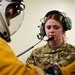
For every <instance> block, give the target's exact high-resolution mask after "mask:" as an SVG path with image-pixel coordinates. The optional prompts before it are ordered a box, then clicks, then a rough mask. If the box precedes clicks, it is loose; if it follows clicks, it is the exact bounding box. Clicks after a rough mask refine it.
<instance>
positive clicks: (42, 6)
mask: <svg viewBox="0 0 75 75" xmlns="http://www.w3.org/2000/svg"><path fill="white" fill-rule="evenodd" d="M24 2H25V6H26V8H25V16H24V20H23V23H22V25H21V27H20V29H19V30H18V31H17V32H16V33H15V34H14V35H12V36H11V39H12V41H11V43H8V44H9V45H10V46H11V47H12V49H13V51H14V52H15V54H16V56H17V55H19V54H20V53H22V52H23V51H25V50H27V49H29V48H30V47H31V46H33V45H34V44H36V43H37V42H38V41H39V39H38V38H37V34H38V33H39V32H40V29H39V28H38V26H40V25H41V22H40V19H41V18H43V17H44V16H45V14H46V13H47V12H48V11H50V10H59V11H61V12H64V13H65V14H66V16H68V17H70V18H71V20H72V29H71V30H70V31H67V32H66V36H67V40H66V41H67V42H68V43H70V44H73V45H75V41H74V38H75V34H74V32H75V25H74V24H75V21H74V20H75V15H74V14H75V8H74V7H75V0H24ZM45 43H46V42H45V41H42V42H41V43H39V44H38V45H36V46H35V47H34V48H37V47H40V46H41V45H43V44H45ZM34 48H32V49H31V50H30V51H28V52H27V53H25V54H23V55H22V56H20V57H18V58H19V59H20V60H21V61H22V62H24V63H25V61H26V59H27V58H28V56H29V55H30V53H31V52H32V50H33V49H34Z"/></svg>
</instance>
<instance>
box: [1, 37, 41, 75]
mask: <svg viewBox="0 0 75 75" xmlns="http://www.w3.org/2000/svg"><path fill="white" fill-rule="evenodd" d="M41 71H42V70H41ZM0 75H37V74H36V72H35V69H34V66H33V65H32V64H30V65H25V64H24V63H22V62H21V61H19V60H18V58H17V57H16V56H15V54H14V52H13V50H12V49H11V48H10V46H9V45H8V44H7V42H6V41H5V40H3V39H2V38H0Z"/></svg>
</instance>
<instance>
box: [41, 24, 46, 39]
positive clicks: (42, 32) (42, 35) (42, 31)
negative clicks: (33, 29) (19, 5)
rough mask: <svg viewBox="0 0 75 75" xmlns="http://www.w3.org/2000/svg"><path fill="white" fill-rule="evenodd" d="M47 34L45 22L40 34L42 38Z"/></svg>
mask: <svg viewBox="0 0 75 75" xmlns="http://www.w3.org/2000/svg"><path fill="white" fill-rule="evenodd" d="M45 35H46V33H45V27H44V23H42V24H41V27H40V36H41V37H42V38H44V36H45Z"/></svg>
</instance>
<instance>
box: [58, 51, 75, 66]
mask: <svg viewBox="0 0 75 75" xmlns="http://www.w3.org/2000/svg"><path fill="white" fill-rule="evenodd" d="M74 60H75V52H74V53H71V54H70V55H68V56H67V57H66V59H64V60H61V61H59V62H58V64H59V65H60V66H67V65H69V64H71V63H72V62H73V61H74Z"/></svg>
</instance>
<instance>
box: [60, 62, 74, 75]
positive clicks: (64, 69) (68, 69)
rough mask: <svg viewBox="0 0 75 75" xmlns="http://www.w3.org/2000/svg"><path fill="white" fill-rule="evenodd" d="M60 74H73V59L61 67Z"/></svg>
mask: <svg viewBox="0 0 75 75" xmlns="http://www.w3.org/2000/svg"><path fill="white" fill-rule="evenodd" d="M60 69H61V71H62V75H75V61H74V62H73V63H72V64H70V65H68V66H67V67H61V68H60Z"/></svg>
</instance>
